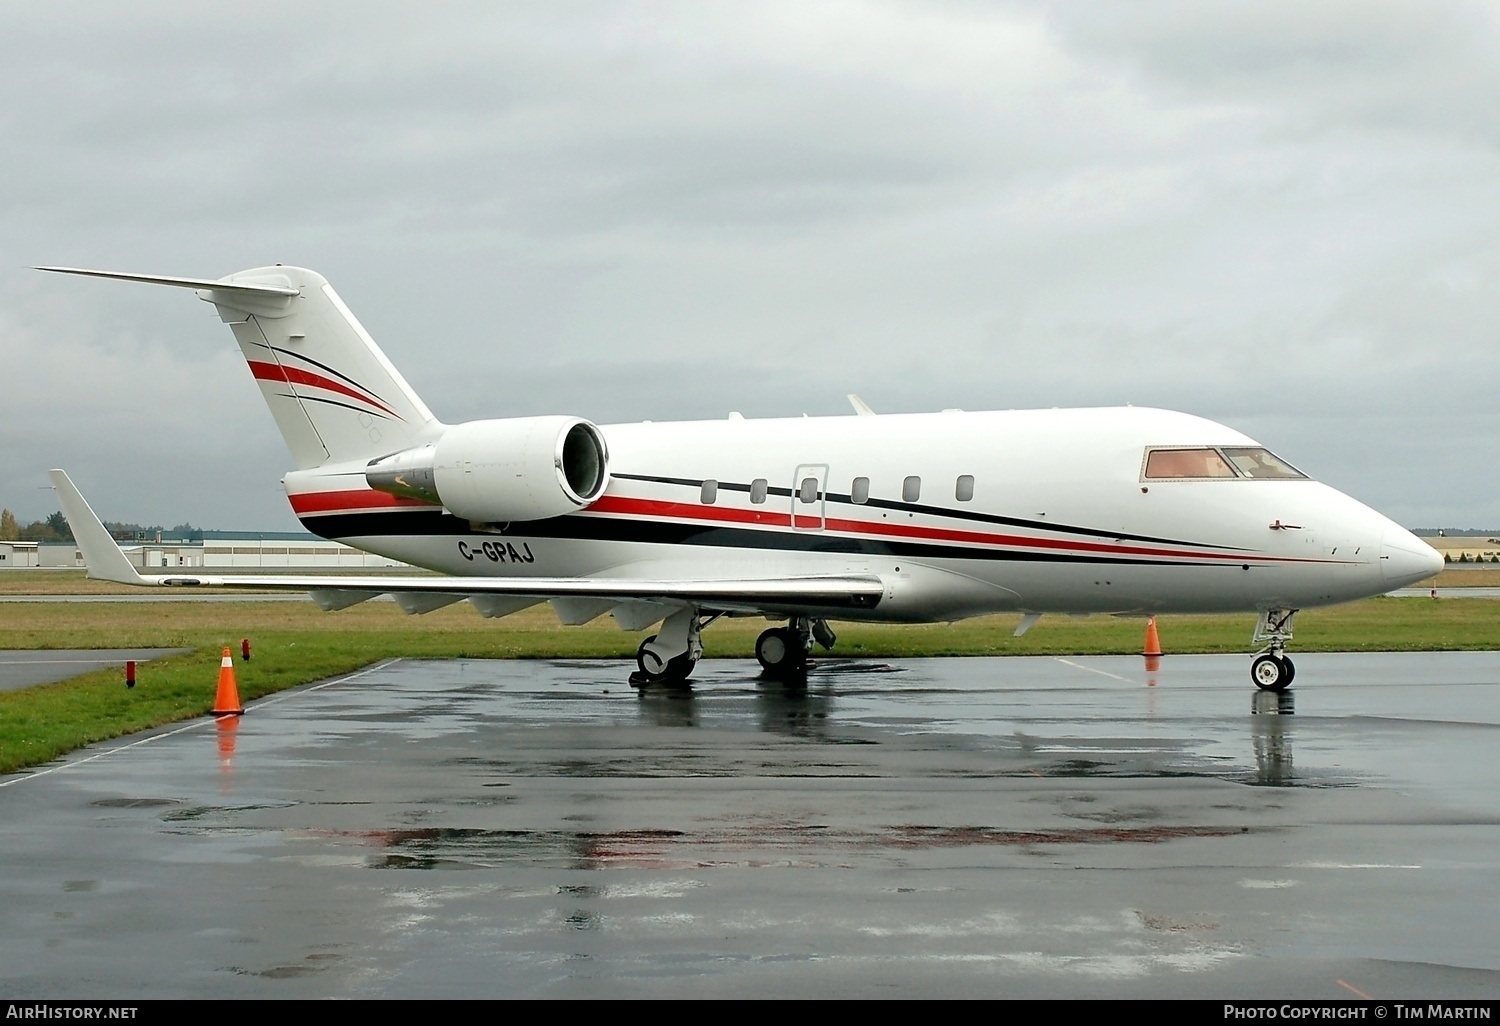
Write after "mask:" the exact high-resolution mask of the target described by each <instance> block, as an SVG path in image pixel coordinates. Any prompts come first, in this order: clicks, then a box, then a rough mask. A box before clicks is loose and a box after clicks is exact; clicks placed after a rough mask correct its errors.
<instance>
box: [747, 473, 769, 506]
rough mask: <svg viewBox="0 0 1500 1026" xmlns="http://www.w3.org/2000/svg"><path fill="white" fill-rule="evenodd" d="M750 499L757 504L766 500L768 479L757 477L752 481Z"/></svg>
mask: <svg viewBox="0 0 1500 1026" xmlns="http://www.w3.org/2000/svg"><path fill="white" fill-rule="evenodd" d="M750 501H751V502H753V503H755V504H756V505H757V506H758V505H760V504H761V503H763V502H765V501H766V479H765V478H763V477H757V478H756V479H755V480H754V481H751V482H750Z"/></svg>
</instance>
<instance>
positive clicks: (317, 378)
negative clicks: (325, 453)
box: [247, 360, 400, 420]
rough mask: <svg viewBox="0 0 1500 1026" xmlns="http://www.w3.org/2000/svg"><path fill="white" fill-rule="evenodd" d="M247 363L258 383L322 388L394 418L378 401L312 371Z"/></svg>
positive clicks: (252, 361) (390, 411) (392, 413)
mask: <svg viewBox="0 0 1500 1026" xmlns="http://www.w3.org/2000/svg"><path fill="white" fill-rule="evenodd" d="M247 362H248V363H249V364H250V373H251V374H253V375H255V377H256V379H257V380H259V381H284V382H286V383H287V384H288V385H293V386H295V385H311V386H313V387H314V388H322V389H326V390H327V391H329V392H337V393H339V394H340V395H347V396H348V397H349V398H351V399H358V400H359V401H360V402H362V403H369V404H370V405H371V406H374V407H375V408H377V409H379V410H381V411H382V412H384V413H389V414H390V415H391V416H392V417H395V416H396V411H395V410H392V409H391V408H390V407H389V406H387V405H386V404H385V403H383V402H381V401H380V400H379V399H376V398H374V397H373V396H368V395H366V394H365V393H363V392H360V391H357V390H356V389H353V388H350V387H349V386H348V385H346V384H344V383H343V382H341V381H334V380H333V379H332V378H325V377H324V376H323V375H321V374H314V373H313V372H312V371H308V370H302V369H301V368H300V367H283V366H282V365H281V364H278V363H263V362H261V361H259V360H250V361H247ZM397 419H398V420H399V419H400V418H399V417H397Z"/></svg>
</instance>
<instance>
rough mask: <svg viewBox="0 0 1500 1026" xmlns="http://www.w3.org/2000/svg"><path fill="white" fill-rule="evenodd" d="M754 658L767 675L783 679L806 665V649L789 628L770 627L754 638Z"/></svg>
mask: <svg viewBox="0 0 1500 1026" xmlns="http://www.w3.org/2000/svg"><path fill="white" fill-rule="evenodd" d="M755 659H756V661H757V662H759V663H760V668H761V669H762V670H764V671H765V673H766V675H767V676H768V677H776V678H778V679H781V680H785V679H787V678H789V677H791V676H793V675H794V674H796V673H797V672H798V671H799V670H802V669H804V668H805V667H806V666H807V651H806V649H805V648H804V646H803V645H802V642H801V639H800V638H798V637H797V635H795V634H793V633H792V631H791V630H790V629H789V628H787V627H772V628H771V629H770V630H768V631H763V632H762V633H761V636H760V637H758V638H756V639H755Z"/></svg>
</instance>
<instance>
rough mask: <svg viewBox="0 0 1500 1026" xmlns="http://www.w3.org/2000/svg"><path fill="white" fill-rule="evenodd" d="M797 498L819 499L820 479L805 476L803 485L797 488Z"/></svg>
mask: <svg viewBox="0 0 1500 1026" xmlns="http://www.w3.org/2000/svg"><path fill="white" fill-rule="evenodd" d="M797 498H799V499H801V500H802V501H803V502H817V501H818V479H817V478H815V477H804V478H803V479H802V486H801V487H800V488H798V489H797Z"/></svg>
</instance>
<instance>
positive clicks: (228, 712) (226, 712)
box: [213, 648, 245, 716]
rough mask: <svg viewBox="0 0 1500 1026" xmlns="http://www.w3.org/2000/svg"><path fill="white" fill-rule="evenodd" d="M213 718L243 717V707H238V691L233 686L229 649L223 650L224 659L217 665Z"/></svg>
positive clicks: (232, 662) (232, 667)
mask: <svg viewBox="0 0 1500 1026" xmlns="http://www.w3.org/2000/svg"><path fill="white" fill-rule="evenodd" d="M213 714H214V715H215V716H243V715H244V714H245V707H244V706H242V705H240V689H239V688H237V687H235V684H234V659H232V658H231V657H230V655H229V649H227V648H226V649H225V650H224V659H223V661H222V662H221V663H219V693H218V694H217V695H215V696H214V707H213Z"/></svg>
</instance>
